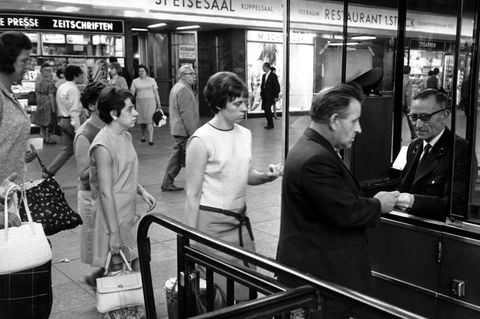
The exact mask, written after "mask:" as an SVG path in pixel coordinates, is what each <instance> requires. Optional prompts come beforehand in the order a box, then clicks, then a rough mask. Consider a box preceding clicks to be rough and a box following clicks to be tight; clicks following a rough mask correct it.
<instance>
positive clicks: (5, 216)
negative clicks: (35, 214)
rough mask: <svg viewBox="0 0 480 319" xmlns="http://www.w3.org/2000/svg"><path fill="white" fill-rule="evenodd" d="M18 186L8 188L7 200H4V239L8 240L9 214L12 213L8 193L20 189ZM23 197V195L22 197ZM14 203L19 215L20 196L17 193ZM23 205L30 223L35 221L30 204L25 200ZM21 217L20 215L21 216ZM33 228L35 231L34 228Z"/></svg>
mask: <svg viewBox="0 0 480 319" xmlns="http://www.w3.org/2000/svg"><path fill="white" fill-rule="evenodd" d="M18 188H19V186H18V185H12V186H10V187H9V188H8V189H7V192H6V194H5V201H4V229H5V231H4V239H5V240H8V214H10V212H9V211H8V195H9V193H11V192H12V191H13V190H17V191H18ZM22 198H23V197H22ZM12 205H13V209H14V210H15V212H16V214H17V216H19V215H18V197H17V194H16V193H15V194H14V195H13V200H12ZM23 205H24V206H25V212H26V213H27V220H28V222H29V223H33V219H32V214H31V213H30V209H29V208H28V206H27V205H26V204H25V202H24V203H23ZM19 218H20V217H19ZM32 230H33V231H34V229H33V228H32Z"/></svg>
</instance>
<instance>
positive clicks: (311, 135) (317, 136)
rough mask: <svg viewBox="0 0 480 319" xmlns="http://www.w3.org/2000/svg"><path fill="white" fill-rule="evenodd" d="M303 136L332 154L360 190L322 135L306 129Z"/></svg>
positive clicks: (348, 170) (355, 180)
mask: <svg viewBox="0 0 480 319" xmlns="http://www.w3.org/2000/svg"><path fill="white" fill-rule="evenodd" d="M305 135H307V136H308V137H309V138H311V139H312V140H314V141H315V142H317V143H319V144H321V145H322V146H323V147H325V148H326V149H327V150H328V151H329V152H330V153H332V155H333V156H334V157H335V158H336V159H337V160H338V161H339V163H340V165H341V166H342V167H343V168H344V170H346V171H347V172H348V174H349V175H350V177H351V179H352V181H353V182H354V184H355V185H356V186H357V188H358V189H360V184H359V183H358V181H357V179H356V178H355V176H353V174H352V172H351V171H350V169H349V168H348V167H347V165H345V163H344V162H343V160H342V159H341V158H340V156H339V155H338V153H337V152H336V151H335V149H334V148H333V146H332V144H331V143H330V142H329V141H327V140H326V139H325V138H324V137H323V136H322V135H320V134H319V133H318V132H316V131H315V130H313V129H311V128H307V130H306V131H305Z"/></svg>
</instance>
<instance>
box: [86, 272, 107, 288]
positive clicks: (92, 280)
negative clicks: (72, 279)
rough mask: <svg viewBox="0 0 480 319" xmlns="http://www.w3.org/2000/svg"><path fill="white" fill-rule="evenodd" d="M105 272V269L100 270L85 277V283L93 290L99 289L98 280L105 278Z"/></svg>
mask: <svg viewBox="0 0 480 319" xmlns="http://www.w3.org/2000/svg"><path fill="white" fill-rule="evenodd" d="M103 272H104V270H103V268H100V269H99V270H97V271H95V272H93V273H91V274H90V275H88V276H85V278H84V281H85V283H86V284H87V285H89V286H90V287H92V288H97V278H100V277H103Z"/></svg>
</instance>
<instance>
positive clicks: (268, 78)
mask: <svg viewBox="0 0 480 319" xmlns="http://www.w3.org/2000/svg"><path fill="white" fill-rule="evenodd" d="M262 69H263V72H265V73H264V74H263V76H262V84H261V91H260V97H261V98H262V109H263V111H264V112H265V118H266V119H267V126H265V127H264V128H265V129H266V130H271V129H273V114H272V106H274V105H275V102H277V100H278V94H279V93H280V84H279V83H278V77H277V75H276V74H275V73H274V72H272V70H271V66H270V63H268V62H265V63H264V64H263V66H262Z"/></svg>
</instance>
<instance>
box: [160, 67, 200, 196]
mask: <svg viewBox="0 0 480 319" xmlns="http://www.w3.org/2000/svg"><path fill="white" fill-rule="evenodd" d="M177 79H178V81H177V83H175V85H174V86H173V87H172V89H171V91H170V98H169V116H170V134H172V136H173V138H174V139H175V144H174V145H173V151H172V154H171V155H170V158H169V159H168V164H167V169H166V172H165V176H164V178H163V182H162V187H161V188H162V192H175V191H181V190H183V187H179V186H177V185H175V184H174V183H173V182H174V180H175V177H177V175H178V173H179V172H180V170H181V168H182V167H185V148H186V145H187V140H188V138H189V137H190V136H191V135H192V134H193V133H194V132H195V131H196V129H197V128H198V102H197V98H196V97H195V93H194V92H193V86H194V85H195V84H196V83H197V76H196V73H195V70H194V69H193V67H192V66H191V65H184V66H182V67H180V68H179V69H178V72H177Z"/></svg>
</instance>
